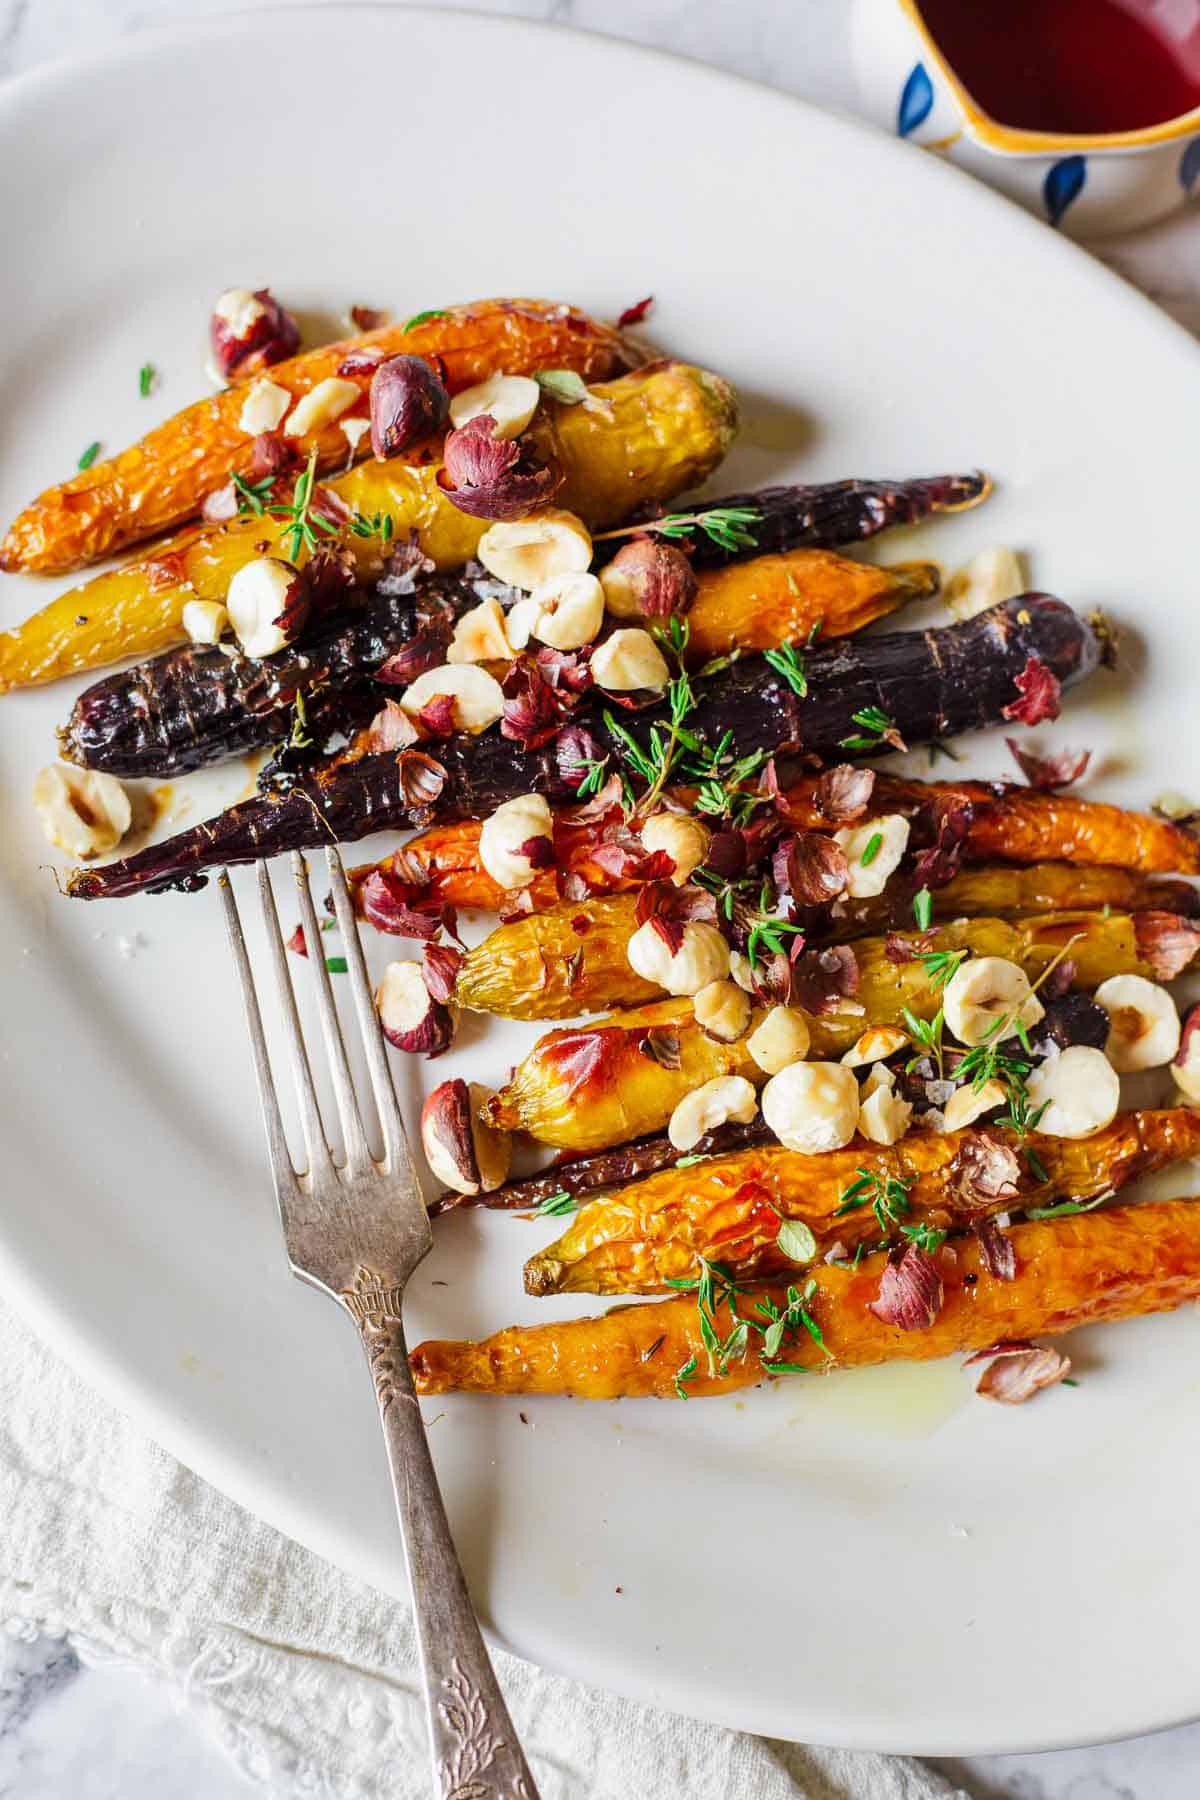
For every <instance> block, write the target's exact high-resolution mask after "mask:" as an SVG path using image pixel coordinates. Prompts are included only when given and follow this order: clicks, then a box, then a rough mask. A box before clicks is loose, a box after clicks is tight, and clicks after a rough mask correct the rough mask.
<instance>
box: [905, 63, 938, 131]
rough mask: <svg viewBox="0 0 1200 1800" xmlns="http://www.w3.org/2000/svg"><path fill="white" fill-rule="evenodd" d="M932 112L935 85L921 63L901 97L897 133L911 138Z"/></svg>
mask: <svg viewBox="0 0 1200 1800" xmlns="http://www.w3.org/2000/svg"><path fill="white" fill-rule="evenodd" d="M932 111H933V83H932V81H930V79H929V71H928V70H927V69H926V67H925V64H924V63H922V62H919V63H916V64H915V65H914V67H913V69H912V70H911V72H910V74H909V77H908V80H907V81H906V82H905V84H904V88H903V91H902V93H901V95H900V106H899V108H898V110H897V113H896V130H897V132H898V133H899V135H900V136H901V137H910V136H911V135H912V133H913V132H914V131H915V130H916V129H917V127H918V126H919V125H923V124H924V123H925V121H926V119H927V118H928V117H929V115H930V113H931V112H932Z"/></svg>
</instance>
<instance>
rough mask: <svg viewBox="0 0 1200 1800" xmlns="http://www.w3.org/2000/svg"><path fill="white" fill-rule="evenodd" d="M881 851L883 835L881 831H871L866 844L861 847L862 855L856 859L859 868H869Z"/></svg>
mask: <svg viewBox="0 0 1200 1800" xmlns="http://www.w3.org/2000/svg"><path fill="white" fill-rule="evenodd" d="M882 849H883V833H882V831H873V832H872V833H871V835H870V837H869V838H868V839H867V841H866V844H865V845H864V846H863V853H862V855H861V856H860V857H859V859H858V861H859V865H860V867H861V868H864V869H865V868H867V867H869V865H870V864H871V863H873V862H874V861H875V858H876V857H877V856H878V855H879V852H880V851H881V850H882Z"/></svg>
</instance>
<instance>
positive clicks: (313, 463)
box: [266, 448, 338, 562]
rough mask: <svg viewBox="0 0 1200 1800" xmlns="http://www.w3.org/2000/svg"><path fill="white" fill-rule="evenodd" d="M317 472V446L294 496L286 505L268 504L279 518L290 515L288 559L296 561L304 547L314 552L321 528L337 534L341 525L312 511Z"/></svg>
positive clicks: (269, 510)
mask: <svg viewBox="0 0 1200 1800" xmlns="http://www.w3.org/2000/svg"><path fill="white" fill-rule="evenodd" d="M316 476H317V452H316V449H315V448H314V449H313V451H312V452H311V454H310V455H309V459H308V461H307V463H306V464H305V466H304V469H303V471H302V472H301V474H300V475H299V476H298V478H297V481H296V485H295V487H294V489H293V490H292V498H291V501H290V502H289V504H288V505H287V506H268V507H267V508H266V511H267V512H269V513H273V514H274V515H275V517H276V518H280V519H287V520H288V521H289V524H288V525H287V527H286V529H285V531H284V534H283V536H284V552H285V555H286V556H287V559H288V561H289V562H295V561H296V558H297V557H298V556H299V554H300V551H301V550H302V549H304V550H307V551H308V553H309V555H310V556H311V555H312V554H313V552H314V551H315V550H316V548H317V545H318V543H319V542H320V540H319V539H318V537H317V532H318V531H323V532H324V533H325V534H326V536H327V537H336V536H337V535H338V527H337V525H335V524H334V522H333V520H332V519H327V518H325V516H324V515H323V514H322V513H319V512H314V511H313V503H312V502H313V484H314V483H315V481H316Z"/></svg>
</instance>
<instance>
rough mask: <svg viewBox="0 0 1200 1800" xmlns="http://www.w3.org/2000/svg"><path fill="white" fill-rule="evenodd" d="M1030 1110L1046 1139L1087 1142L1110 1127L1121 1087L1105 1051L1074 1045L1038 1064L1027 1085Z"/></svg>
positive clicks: (1086, 1045)
mask: <svg viewBox="0 0 1200 1800" xmlns="http://www.w3.org/2000/svg"><path fill="white" fill-rule="evenodd" d="M1025 1086H1026V1092H1027V1094H1028V1096H1029V1110H1030V1112H1031V1113H1033V1114H1034V1115H1035V1116H1036V1115H1037V1113H1038V1111H1039V1109H1040V1108H1042V1107H1045V1111H1044V1112H1042V1114H1041V1117H1040V1118H1039V1119H1038V1121H1037V1130H1038V1131H1040V1132H1041V1133H1042V1134H1043V1135H1044V1136H1046V1137H1061V1138H1086V1137H1091V1135H1092V1133H1093V1132H1095V1131H1102V1130H1103V1128H1104V1127H1105V1126H1106V1125H1111V1123H1112V1121H1113V1120H1114V1119H1115V1118H1116V1116H1117V1108H1118V1106H1119V1105H1120V1104H1121V1083H1120V1080H1119V1078H1118V1076H1117V1072H1116V1070H1115V1069H1114V1068H1113V1066H1112V1064H1111V1063H1110V1062H1109V1060H1108V1058H1107V1056H1105V1054H1104V1052H1103V1050H1094V1049H1093V1048H1092V1046H1091V1045H1090V1044H1072V1046H1071V1048H1070V1049H1069V1050H1064V1051H1062V1052H1061V1053H1060V1054H1059V1055H1058V1056H1052V1057H1050V1058H1049V1059H1048V1060H1047V1061H1046V1062H1044V1063H1041V1064H1039V1066H1038V1067H1037V1068H1036V1069H1034V1071H1033V1073H1032V1074H1031V1075H1030V1076H1029V1078H1028V1080H1027V1081H1026V1084H1025Z"/></svg>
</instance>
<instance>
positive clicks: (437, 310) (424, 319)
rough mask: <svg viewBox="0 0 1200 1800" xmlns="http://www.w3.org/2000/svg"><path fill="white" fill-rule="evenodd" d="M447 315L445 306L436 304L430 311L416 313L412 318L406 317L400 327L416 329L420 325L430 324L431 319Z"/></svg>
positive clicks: (408, 329)
mask: <svg viewBox="0 0 1200 1800" xmlns="http://www.w3.org/2000/svg"><path fill="white" fill-rule="evenodd" d="M445 316H446V309H445V307H444V306H435V307H433V308H431V310H430V311H429V312H419V313H414V314H413V316H412V318H411V319H405V321H404V323H403V325H402V326H401V327H400V329H401V331H415V330H416V328H417V326H418V325H428V323H429V321H430V319H444V318H445Z"/></svg>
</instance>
